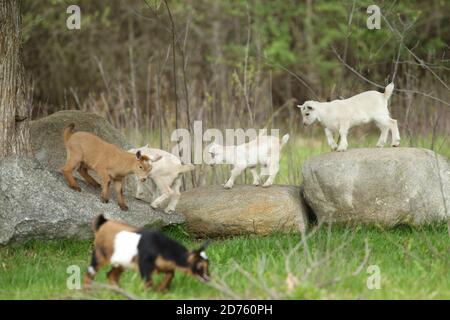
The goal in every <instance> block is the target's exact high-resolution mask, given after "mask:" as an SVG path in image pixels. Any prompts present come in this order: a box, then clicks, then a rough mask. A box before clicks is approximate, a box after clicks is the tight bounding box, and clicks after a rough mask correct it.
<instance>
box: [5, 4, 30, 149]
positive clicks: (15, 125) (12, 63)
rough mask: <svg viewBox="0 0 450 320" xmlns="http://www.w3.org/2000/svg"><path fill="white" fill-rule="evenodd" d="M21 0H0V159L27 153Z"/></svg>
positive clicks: (27, 113)
mask: <svg viewBox="0 0 450 320" xmlns="http://www.w3.org/2000/svg"><path fill="white" fill-rule="evenodd" d="M21 51H22V38H21V30H20V1H19V0H0V158H4V157H7V156H10V155H30V154H31V145H30V135H29V111H28V104H27V95H26V89H27V86H26V83H25V79H24V67H23V64H22V52H21Z"/></svg>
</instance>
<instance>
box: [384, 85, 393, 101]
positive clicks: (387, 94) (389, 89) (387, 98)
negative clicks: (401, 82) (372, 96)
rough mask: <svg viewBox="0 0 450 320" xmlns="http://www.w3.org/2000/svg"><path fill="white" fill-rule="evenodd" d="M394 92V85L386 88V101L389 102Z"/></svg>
mask: <svg viewBox="0 0 450 320" xmlns="http://www.w3.org/2000/svg"><path fill="white" fill-rule="evenodd" d="M392 92H394V83H393V82H391V83H389V84H388V85H387V86H386V88H385V89H384V99H386V101H388V100H389V98H390V97H391V95H392Z"/></svg>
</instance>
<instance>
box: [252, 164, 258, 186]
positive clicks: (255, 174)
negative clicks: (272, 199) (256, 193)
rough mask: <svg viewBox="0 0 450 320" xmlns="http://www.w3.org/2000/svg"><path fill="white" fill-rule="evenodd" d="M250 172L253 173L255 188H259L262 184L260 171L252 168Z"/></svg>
mask: <svg viewBox="0 0 450 320" xmlns="http://www.w3.org/2000/svg"><path fill="white" fill-rule="evenodd" d="M250 172H251V173H252V176H253V185H254V186H259V184H260V183H261V180H260V178H259V175H258V171H257V170H256V167H254V168H251V169H250Z"/></svg>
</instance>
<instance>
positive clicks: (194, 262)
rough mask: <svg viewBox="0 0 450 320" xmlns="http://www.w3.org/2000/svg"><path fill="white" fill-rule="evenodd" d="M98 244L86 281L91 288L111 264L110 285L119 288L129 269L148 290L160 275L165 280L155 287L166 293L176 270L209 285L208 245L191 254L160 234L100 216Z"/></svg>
mask: <svg viewBox="0 0 450 320" xmlns="http://www.w3.org/2000/svg"><path fill="white" fill-rule="evenodd" d="M94 230H95V241H94V250H93V252H92V260H91V264H90V266H89V267H88V269H87V273H86V275H85V278H84V284H85V286H89V285H90V284H91V282H92V280H93V279H94V277H95V275H96V273H97V272H98V271H99V270H100V269H101V268H102V267H104V266H105V265H107V264H111V266H112V268H111V270H110V271H109V272H108V275H107V277H108V281H109V283H110V284H113V285H118V284H119V279H120V276H121V275H122V273H123V271H124V270H125V269H126V268H131V269H134V270H136V271H138V272H139V273H140V275H141V277H142V279H143V280H144V282H145V284H144V285H145V288H149V287H152V286H153V281H152V274H153V273H154V272H155V271H156V272H161V273H164V274H165V277H164V279H163V280H162V281H161V283H159V284H158V286H157V287H156V290H157V291H162V290H166V289H167V288H168V287H169V285H170V282H171V281H172V279H173V277H174V274H175V270H179V271H182V272H184V273H187V274H190V275H192V276H195V277H196V278H198V279H199V280H201V281H203V282H206V281H209V279H210V278H209V269H208V268H209V260H208V258H207V256H206V254H205V249H206V247H207V243H204V244H203V245H202V246H201V247H200V248H199V249H196V250H192V251H188V250H187V249H186V248H185V247H184V246H183V245H181V244H179V243H178V242H176V241H175V240H172V239H170V238H168V237H167V236H165V235H164V234H163V233H161V232H160V231H157V230H150V229H138V228H135V227H132V226H129V225H127V224H124V223H121V222H118V221H114V220H108V219H106V218H105V217H104V216H103V215H99V216H98V217H97V218H96V219H95V221H94Z"/></svg>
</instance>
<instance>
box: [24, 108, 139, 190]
mask: <svg viewBox="0 0 450 320" xmlns="http://www.w3.org/2000/svg"><path fill="white" fill-rule="evenodd" d="M71 123H75V131H87V132H91V133H93V134H95V135H97V136H99V137H100V138H102V139H103V140H105V141H106V142H109V143H112V144H114V145H116V146H118V147H121V148H123V149H125V150H128V149H130V148H132V146H131V144H129V143H128V142H127V140H126V138H125V136H124V135H123V134H122V132H120V131H119V130H117V129H116V128H114V127H113V126H112V125H111V124H110V123H109V122H108V121H107V120H106V119H105V118H103V117H101V116H99V115H98V114H95V113H90V112H84V111H79V110H63V111H58V112H55V113H53V114H51V115H49V116H47V117H44V118H41V119H38V120H34V121H31V122H30V140H31V147H32V150H33V154H34V157H35V158H36V159H37V160H38V161H39V162H40V163H41V164H42V165H43V166H44V167H45V168H47V169H49V170H51V171H59V169H60V168H61V167H62V166H64V164H65V163H66V156H67V153H66V148H65V146H64V140H63V131H64V128H65V127H66V126H67V125H69V124H71ZM90 174H91V175H92V176H93V177H94V178H95V179H97V181H99V182H100V177H99V176H98V175H97V174H96V173H95V172H94V171H90ZM73 175H74V176H75V177H77V178H81V177H80V175H79V174H78V172H77V171H76V170H75V171H74V172H73ZM124 189H125V190H126V191H128V192H129V193H130V194H133V195H134V194H135V190H136V180H135V178H134V176H128V177H126V178H125V184H124Z"/></svg>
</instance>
